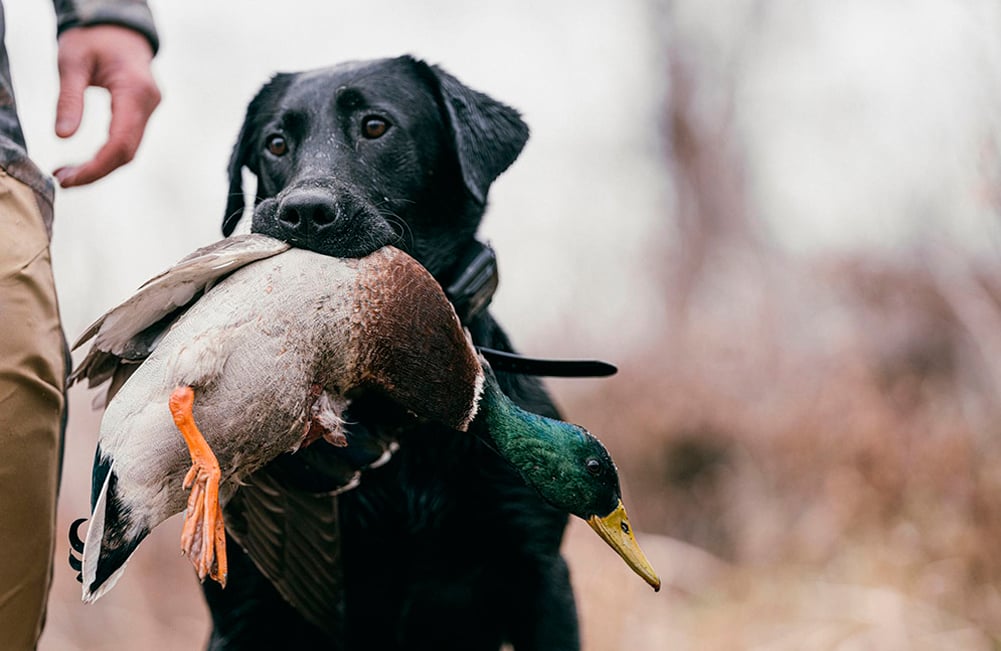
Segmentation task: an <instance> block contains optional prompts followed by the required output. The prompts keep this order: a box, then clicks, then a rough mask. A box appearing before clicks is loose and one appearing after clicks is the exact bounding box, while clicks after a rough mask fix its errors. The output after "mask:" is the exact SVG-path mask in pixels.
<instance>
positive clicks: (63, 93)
mask: <svg viewBox="0 0 1001 651" xmlns="http://www.w3.org/2000/svg"><path fill="white" fill-rule="evenodd" d="M87 68H88V65H87V62H86V61H83V60H81V59H69V60H66V59H62V58H60V60H59V99H58V101H57V102H56V135H57V136H59V137H60V138H69V137H70V136H72V135H73V134H74V133H76V130H77V129H78V128H80V119H81V118H82V117H83V92H84V91H85V90H87V85H88V83H89V82H90V76H91V75H90V71H89V70H88V69H87Z"/></svg>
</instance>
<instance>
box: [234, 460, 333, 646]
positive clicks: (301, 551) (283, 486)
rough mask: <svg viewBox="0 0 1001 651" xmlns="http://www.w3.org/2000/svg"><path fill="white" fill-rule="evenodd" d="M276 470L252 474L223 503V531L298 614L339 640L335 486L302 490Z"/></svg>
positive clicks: (273, 466)
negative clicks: (322, 490) (326, 489)
mask: <svg viewBox="0 0 1001 651" xmlns="http://www.w3.org/2000/svg"><path fill="white" fill-rule="evenodd" d="M281 474H282V470H281V468H280V467H279V464H277V463H272V464H271V465H270V466H268V467H265V468H263V469H261V470H259V471H257V472H256V473H254V474H253V475H252V476H251V477H250V478H249V479H248V480H247V482H246V485H244V486H242V487H241V488H240V490H238V491H237V492H236V494H235V495H234V496H233V498H232V499H231V500H230V502H229V504H227V505H226V529H227V531H228V532H229V534H230V535H231V536H232V537H233V538H234V539H235V540H236V541H237V542H238V543H239V544H240V546H241V547H242V548H243V549H244V550H245V551H246V552H247V554H248V555H249V556H250V558H251V559H252V560H253V561H254V565H256V566H257V568H258V570H260V572H261V573H262V574H263V575H264V576H265V577H266V578H267V579H268V580H269V581H270V582H271V584H272V585H273V586H274V587H275V589H277V590H278V593H279V594H281V595H282V597H283V598H284V599H285V600H286V601H288V602H289V603H290V604H291V605H292V607H293V608H295V609H296V611H297V612H298V613H299V614H301V615H302V616H303V617H304V618H305V619H306V620H307V621H309V622H310V623H312V624H313V625H314V626H316V627H317V628H319V629H320V630H322V631H324V632H326V633H327V634H328V635H329V636H330V637H331V639H339V638H340V637H341V636H342V635H343V625H344V590H343V587H344V576H343V572H342V569H341V539H340V528H339V524H338V521H337V498H336V490H335V491H333V492H330V493H313V492H309V491H306V490H302V489H300V488H297V487H294V486H290V485H288V484H287V483H285V482H283V481H282V480H281V477H280V475H281Z"/></svg>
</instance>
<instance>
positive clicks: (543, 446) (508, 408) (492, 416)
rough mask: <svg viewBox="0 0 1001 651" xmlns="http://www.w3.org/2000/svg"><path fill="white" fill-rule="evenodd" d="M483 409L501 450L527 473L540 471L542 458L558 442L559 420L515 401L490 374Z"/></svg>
mask: <svg viewBox="0 0 1001 651" xmlns="http://www.w3.org/2000/svg"><path fill="white" fill-rule="evenodd" d="M480 410H481V417H482V418H483V423H484V424H485V425H486V428H487V432H488V436H489V437H490V438H491V439H492V440H493V442H494V445H495V446H496V448H497V452H498V453H500V455H501V456H502V457H504V458H505V459H507V460H508V461H509V462H511V463H512V464H513V465H514V466H515V468H517V469H518V470H519V471H520V472H521V473H522V474H523V475H526V476H531V475H533V474H535V473H536V472H538V471H539V466H540V462H541V461H542V460H544V459H546V458H548V457H549V456H550V455H552V454H553V451H554V450H555V448H556V447H557V445H558V443H557V433H558V432H557V429H558V423H557V422H556V421H553V420H552V419H550V418H546V417H544V416H539V415H537V414H533V413H531V412H527V411H525V410H524V409H522V408H521V407H519V406H518V405H516V404H514V403H513V402H512V401H511V399H510V398H508V397H507V396H506V395H504V393H503V392H502V391H501V389H500V386H498V384H497V380H496V379H495V378H493V377H491V376H489V375H488V376H487V380H486V382H485V383H484V386H483V397H482V398H481V401H480Z"/></svg>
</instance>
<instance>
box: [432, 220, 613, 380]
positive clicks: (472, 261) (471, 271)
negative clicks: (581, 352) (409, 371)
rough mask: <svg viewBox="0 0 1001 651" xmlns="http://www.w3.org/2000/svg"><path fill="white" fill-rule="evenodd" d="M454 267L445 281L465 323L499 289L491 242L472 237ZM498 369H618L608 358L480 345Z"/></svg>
mask: <svg viewBox="0 0 1001 651" xmlns="http://www.w3.org/2000/svg"><path fill="white" fill-rule="evenodd" d="M453 269H454V271H453V272H452V273H451V274H450V275H449V276H448V277H447V278H446V281H445V282H443V283H442V285H443V286H444V288H445V295H446V296H448V300H450V301H451V302H452V306H453V307H454V308H455V313H456V314H457V315H458V316H459V320H460V321H462V323H464V324H466V323H469V322H470V321H472V320H473V319H474V318H476V316H477V315H479V314H480V313H482V312H483V311H484V310H485V309H487V306H488V305H490V301H491V299H492V298H493V296H494V292H495V291H497V284H498V282H499V280H500V275H499V274H498V272H497V256H496V255H495V254H494V250H493V248H491V246H490V245H489V244H485V243H483V242H480V241H479V240H473V241H472V242H470V244H469V245H468V246H467V247H466V249H465V250H464V251H463V252H462V254H461V255H460V256H459V261H458V262H457V263H456V265H455V267H453ZM478 349H479V351H480V352H481V353H483V356H484V357H485V358H486V359H487V361H488V362H490V365H491V366H493V367H494V368H495V369H496V370H498V371H504V372H506V373H517V374H519V375H547V376H550V377H607V376H609V375H614V374H615V372H616V371H617V370H618V369H616V368H615V366H613V365H612V364H609V363H608V362H602V361H598V360H583V359H580V360H578V359H540V358H536V357H525V356H524V355H518V354H517V353H509V352H504V351H500V350H494V349H493V348H485V347H483V346H479V347H478Z"/></svg>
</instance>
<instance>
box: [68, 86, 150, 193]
mask: <svg viewBox="0 0 1001 651" xmlns="http://www.w3.org/2000/svg"><path fill="white" fill-rule="evenodd" d="M109 90H110V91H111V124H110V126H109V127H108V140H107V142H105V143H104V145H103V146H102V147H101V148H100V149H99V150H98V152H97V153H96V154H95V155H94V157H93V158H92V159H91V160H89V161H87V162H86V163H83V164H82V165H78V166H75V167H64V168H60V169H59V170H56V173H55V174H56V178H57V179H58V180H59V183H60V184H61V185H62V186H63V187H64V188H68V187H72V186H77V185H85V184H87V183H91V182H93V181H96V180H97V179H100V178H102V177H104V176H107V175H108V174H110V173H111V172H113V171H114V170H116V169H118V168H119V167H121V166H122V165H125V164H126V163H128V162H130V161H131V160H132V159H133V158H134V157H135V154H136V150H138V149H139V143H140V141H141V140H142V135H143V132H144V131H145V129H146V123H147V121H148V120H149V116H150V114H151V113H152V112H153V109H154V108H156V104H157V103H158V102H159V96H158V95H157V97H156V99H155V100H152V99H151V98H150V96H149V94H148V92H146V91H145V90H143V89H136V88H123V89H118V88H109Z"/></svg>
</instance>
